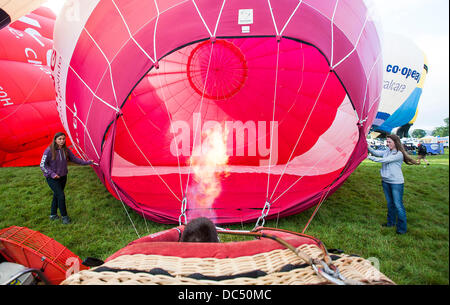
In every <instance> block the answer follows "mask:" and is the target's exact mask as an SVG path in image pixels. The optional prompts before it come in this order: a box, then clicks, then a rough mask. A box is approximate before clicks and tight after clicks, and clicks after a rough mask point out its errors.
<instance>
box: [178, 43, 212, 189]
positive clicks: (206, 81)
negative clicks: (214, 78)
mask: <svg viewBox="0 0 450 305" xmlns="http://www.w3.org/2000/svg"><path fill="white" fill-rule="evenodd" d="M213 50H214V43H212V44H211V51H210V53H209V60H208V67H207V70H206V76H205V84H204V85H203V91H202V98H201V99H200V109H199V113H200V119H201V115H202V106H203V99H204V96H205V90H206V84H207V83H208V76H209V68H210V66H211V57H212V54H213ZM199 122H200V120H197V121H196V122H195V123H196V124H195V132H194V139H193V142H192V152H194V149H195V140H196V138H197V131H198V125H199ZM191 170H192V164H191V162H189V171H188V176H187V181H186V191H185V192H184V193H185V196H187V194H188V188H189V179H190V177H191Z"/></svg>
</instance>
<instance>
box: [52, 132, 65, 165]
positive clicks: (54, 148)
mask: <svg viewBox="0 0 450 305" xmlns="http://www.w3.org/2000/svg"><path fill="white" fill-rule="evenodd" d="M60 136H65V137H66V138H67V136H66V134H65V133H64V132H57V133H55V135H54V136H53V141H52V144H50V150H51V151H52V160H55V159H56V148H57V147H58V144H56V139H57V138H59V137H60ZM61 149H62V151H63V152H64V155H65V156H66V159H67V158H68V156H69V153H68V152H67V146H66V142H64V145H63V147H62V148H61Z"/></svg>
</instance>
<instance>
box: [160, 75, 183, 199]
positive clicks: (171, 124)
mask: <svg viewBox="0 0 450 305" xmlns="http://www.w3.org/2000/svg"><path fill="white" fill-rule="evenodd" d="M156 71H159V70H156ZM156 75H157V78H158V80H159V86H160V88H161V93H162V96H163V101H164V105H165V106H166V111H167V116H168V117H169V121H170V131H171V132H172V134H173V138H174V140H175V149H176V154H177V162H178V173H179V177H180V191H181V198H183V197H184V193H183V185H182V181H181V165H180V156H179V155H180V154H179V151H178V140H177V136H176V134H175V130H174V129H173V121H172V117H171V115H170V112H169V107H168V106H167V102H166V99H167V97H166V94H165V93H164V87H163V84H162V81H161V74H160V73H159V72H156Z"/></svg>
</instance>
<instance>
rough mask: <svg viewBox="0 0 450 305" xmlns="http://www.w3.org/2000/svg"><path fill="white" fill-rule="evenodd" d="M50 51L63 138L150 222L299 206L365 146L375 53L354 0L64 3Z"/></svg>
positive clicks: (320, 192) (351, 164) (245, 218)
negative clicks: (68, 138) (95, 166)
mask: <svg viewBox="0 0 450 305" xmlns="http://www.w3.org/2000/svg"><path fill="white" fill-rule="evenodd" d="M54 49H55V58H54V61H53V75H54V77H55V84H56V93H57V102H58V106H59V107H58V109H59V111H60V115H61V117H62V120H63V124H64V127H65V128H66V130H67V132H68V133H69V135H70V138H71V139H72V142H73V143H75V145H76V146H77V147H78V148H79V149H80V150H81V151H83V152H84V153H85V154H86V155H87V156H89V158H91V159H94V160H96V161H97V162H98V163H99V166H98V167H97V168H96V172H97V174H98V176H99V178H100V179H101V180H102V181H103V182H104V184H105V185H106V187H107V188H108V190H110V192H111V193H112V194H113V195H114V196H115V197H116V198H118V199H120V200H122V201H123V202H125V203H126V204H128V205H129V206H130V207H132V208H133V209H134V210H136V212H138V213H139V214H142V215H144V216H145V217H147V218H149V219H151V220H154V221H158V222H163V223H173V222H178V221H179V222H185V221H186V220H187V219H188V218H191V217H194V216H197V215H205V216H208V217H211V218H214V221H215V222H216V223H236V222H249V221H254V220H256V219H258V218H259V217H261V216H262V217H263V218H264V217H266V218H274V217H282V216H287V215H291V214H294V213H298V212H301V211H303V210H305V209H308V208H310V207H312V206H314V205H316V204H317V203H318V202H319V201H320V200H322V199H323V198H324V197H326V196H328V195H330V194H331V193H332V192H333V191H335V190H336V189H337V187H338V186H340V185H341V184H342V183H343V182H344V181H345V179H346V178H347V177H348V176H349V175H350V174H351V173H352V172H353V170H354V169H355V168H356V167H357V166H358V164H359V163H360V162H361V161H362V160H363V159H364V158H365V156H366V140H365V136H366V135H367V133H368V128H369V127H370V126H371V122H372V121H373V117H374V115H375V113H376V110H377V106H378V101H379V96H380V91H381V85H380V84H381V79H382V60H381V55H380V42H379V38H378V33H377V29H376V26H375V24H374V21H373V20H372V19H371V16H370V14H369V12H368V9H367V7H366V6H365V4H364V2H363V1H357V0H341V1H323V0H305V1H297V0H282V1H280V0H277V1H270V0H268V1H260V0H240V1H237V0H235V1H231V0H228V1H225V0H224V1H207V0H196V1H180V0H166V1H162V0H161V1H137V0H136V1H117V0H111V1H94V0H91V1H86V3H85V4H84V6H83V7H77V5H76V4H73V3H71V4H67V5H66V6H65V7H64V8H63V10H62V14H61V17H60V18H59V19H58V20H57V25H56V29H55V45H54ZM263 218H260V220H261V219H263Z"/></svg>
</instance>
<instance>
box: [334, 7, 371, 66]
mask: <svg viewBox="0 0 450 305" xmlns="http://www.w3.org/2000/svg"><path fill="white" fill-rule="evenodd" d="M368 19H369V14H366V19H365V20H364V24H363V26H362V28H361V31H360V32H359V36H358V40H357V41H356V43H355V46H354V47H353V49H352V50H351V51H350V52H349V53H348V54H347V55H345V56H344V58H342V59H341V60H340V61H339V62H338V63H337V64H335V65H333V66H332V67H331V68H332V69H333V70H334V69H336V67H337V66H339V65H340V64H341V63H343V62H344V61H345V60H346V59H347V58H349V57H350V55H352V54H353V52H355V51H356V48H357V47H358V44H359V40H360V39H361V36H362V33H363V32H364V29H365V27H366V24H367V20H368Z"/></svg>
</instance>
